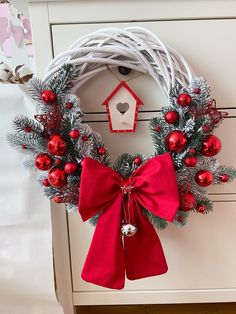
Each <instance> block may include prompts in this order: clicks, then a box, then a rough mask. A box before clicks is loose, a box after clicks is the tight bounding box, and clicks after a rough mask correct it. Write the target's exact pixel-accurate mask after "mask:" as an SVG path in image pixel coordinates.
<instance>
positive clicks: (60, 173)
mask: <svg viewBox="0 0 236 314" xmlns="http://www.w3.org/2000/svg"><path fill="white" fill-rule="evenodd" d="M48 181H49V183H50V184H51V185H52V186H54V187H63V186H65V185H66V184H67V177H66V173H65V171H64V170H62V169H59V168H57V167H55V168H53V169H52V170H50V171H49V173H48Z"/></svg>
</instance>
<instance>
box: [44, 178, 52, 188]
mask: <svg viewBox="0 0 236 314" xmlns="http://www.w3.org/2000/svg"><path fill="white" fill-rule="evenodd" d="M50 185H51V184H50V183H49V181H48V179H43V186H44V187H47V186H50Z"/></svg>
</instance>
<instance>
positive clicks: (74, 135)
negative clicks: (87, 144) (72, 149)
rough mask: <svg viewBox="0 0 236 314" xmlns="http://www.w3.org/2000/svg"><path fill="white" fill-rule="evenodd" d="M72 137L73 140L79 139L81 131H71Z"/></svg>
mask: <svg viewBox="0 0 236 314" xmlns="http://www.w3.org/2000/svg"><path fill="white" fill-rule="evenodd" d="M70 137H71V138H73V140H74V139H76V138H78V137H79V130H76V129H74V130H71V131H70Z"/></svg>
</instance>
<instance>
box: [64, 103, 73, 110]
mask: <svg viewBox="0 0 236 314" xmlns="http://www.w3.org/2000/svg"><path fill="white" fill-rule="evenodd" d="M65 107H66V109H69V110H70V109H72V108H73V104H72V102H68V103H66V104H65Z"/></svg>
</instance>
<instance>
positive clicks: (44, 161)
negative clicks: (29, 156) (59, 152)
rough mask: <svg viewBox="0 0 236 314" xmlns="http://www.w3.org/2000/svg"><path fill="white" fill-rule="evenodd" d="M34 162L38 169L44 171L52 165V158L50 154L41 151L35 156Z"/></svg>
mask: <svg viewBox="0 0 236 314" xmlns="http://www.w3.org/2000/svg"><path fill="white" fill-rule="evenodd" d="M34 164H35V166H36V168H38V169H39V170H43V171H46V170H49V169H50V168H51V167H52V164H53V160H52V157H51V156H50V155H48V154H45V153H41V154H38V155H37V156H36V158H35V160H34Z"/></svg>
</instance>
